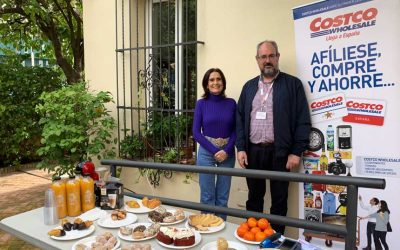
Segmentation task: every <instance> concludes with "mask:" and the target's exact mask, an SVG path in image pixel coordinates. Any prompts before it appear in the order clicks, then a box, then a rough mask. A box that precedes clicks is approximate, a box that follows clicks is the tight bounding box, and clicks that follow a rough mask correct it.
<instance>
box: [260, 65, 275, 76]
mask: <svg viewBox="0 0 400 250" xmlns="http://www.w3.org/2000/svg"><path fill="white" fill-rule="evenodd" d="M266 66H271V67H268V68H267V67H266ZM261 72H262V75H263V76H264V77H275V75H276V74H277V73H278V69H277V68H275V67H274V66H273V65H272V64H266V65H265V66H264V69H263V70H262V71H261Z"/></svg>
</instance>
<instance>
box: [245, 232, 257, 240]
mask: <svg viewBox="0 0 400 250" xmlns="http://www.w3.org/2000/svg"><path fill="white" fill-rule="evenodd" d="M243 239H245V240H249V241H254V240H255V236H254V234H253V233H252V232H250V231H248V232H246V233H245V234H244V235H243Z"/></svg>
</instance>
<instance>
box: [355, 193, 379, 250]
mask: <svg viewBox="0 0 400 250" xmlns="http://www.w3.org/2000/svg"><path fill="white" fill-rule="evenodd" d="M358 200H359V203H360V207H361V208H362V209H364V210H367V211H368V214H374V213H376V212H377V211H378V209H379V207H378V204H379V199H378V198H375V197H373V198H372V199H371V200H369V205H366V204H364V202H363V200H362V197H361V195H360V196H358ZM375 224H376V219H375V218H373V217H370V218H368V223H367V243H368V245H367V246H366V247H364V248H363V250H372V235H373V234H374V231H375Z"/></svg>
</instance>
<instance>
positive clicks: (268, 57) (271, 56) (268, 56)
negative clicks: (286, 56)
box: [257, 54, 278, 61]
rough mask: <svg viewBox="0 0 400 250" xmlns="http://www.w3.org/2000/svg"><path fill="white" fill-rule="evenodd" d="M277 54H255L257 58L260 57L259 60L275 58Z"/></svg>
mask: <svg viewBox="0 0 400 250" xmlns="http://www.w3.org/2000/svg"><path fill="white" fill-rule="evenodd" d="M277 57H278V55H277V54H270V55H262V56H257V59H261V60H264V61H265V60H267V59H269V60H274V59H275V58H277Z"/></svg>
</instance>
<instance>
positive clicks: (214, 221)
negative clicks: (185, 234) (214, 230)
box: [189, 214, 224, 231]
mask: <svg viewBox="0 0 400 250" xmlns="http://www.w3.org/2000/svg"><path fill="white" fill-rule="evenodd" d="M223 222H224V220H223V219H222V218H221V217H218V216H216V215H213V214H198V215H191V216H189V225H191V226H192V227H195V228H196V229H197V230H200V231H207V230H208V227H217V226H219V225H221V224H222V223H223Z"/></svg>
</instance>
